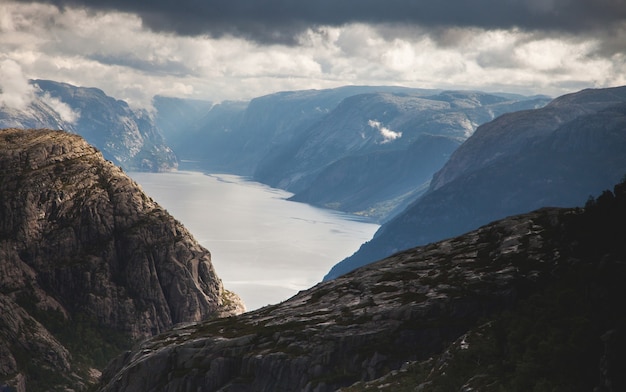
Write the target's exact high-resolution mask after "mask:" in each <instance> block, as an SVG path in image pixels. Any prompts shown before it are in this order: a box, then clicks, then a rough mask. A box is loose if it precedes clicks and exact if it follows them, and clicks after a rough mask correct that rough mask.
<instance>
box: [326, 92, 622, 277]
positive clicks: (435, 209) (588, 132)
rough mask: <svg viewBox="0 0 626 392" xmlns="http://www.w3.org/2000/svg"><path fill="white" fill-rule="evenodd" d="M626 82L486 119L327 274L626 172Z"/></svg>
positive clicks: (578, 198) (555, 200) (577, 199)
mask: <svg viewBox="0 0 626 392" xmlns="http://www.w3.org/2000/svg"><path fill="white" fill-rule="evenodd" d="M624 151H626V87H617V88H608V89H597V90H583V91H581V92H578V93H574V94H569V95H565V96H563V97H559V98H557V99H555V100H554V101H553V102H551V103H550V104H549V105H547V106H546V107H544V108H541V109H535V110H528V111H520V112H515V113H510V114H505V115H502V116H500V117H498V118H497V119H495V120H493V121H491V122H489V123H486V124H484V125H482V126H480V127H479V128H478V129H477V130H476V132H475V133H474V134H473V135H472V136H471V137H470V138H469V139H468V140H467V141H465V142H464V143H463V145H461V146H460V147H459V148H458V149H457V150H456V151H455V152H454V153H453V154H452V156H451V157H450V159H449V161H448V162H447V163H446V164H445V166H444V167H443V168H442V169H441V170H440V171H439V172H438V173H436V174H435V175H434V176H433V180H432V182H431V185H430V188H429V189H428V191H427V192H426V193H425V194H424V195H423V196H422V197H421V198H420V199H419V200H417V201H416V202H414V203H413V204H411V205H410V206H408V207H407V208H406V209H405V210H404V211H403V212H402V213H401V214H399V215H397V216H395V217H394V218H393V219H392V220H390V221H389V222H387V223H385V224H384V225H382V226H381V228H380V229H379V230H378V232H377V233H376V234H375V236H374V238H373V239H372V240H371V241H369V242H368V243H366V244H364V245H363V246H362V247H361V248H360V249H359V250H358V251H357V252H356V253H355V254H354V255H352V256H351V257H349V258H347V259H345V260H343V261H342V262H340V263H339V264H337V265H336V266H335V267H333V269H332V270H331V271H330V272H329V274H328V275H327V277H326V279H332V278H333V277H336V276H339V275H340V274H342V273H346V272H348V271H350V270H352V269H354V268H357V267H359V266H362V265H365V264H367V263H370V262H373V261H375V260H379V259H381V258H383V257H386V256H388V255H390V254H392V253H395V252H398V251H400V250H403V249H408V248H411V247H413V246H417V245H423V244H427V243H429V242H432V241H437V240H441V239H444V238H449V237H452V236H455V235H459V234H461V233H463V232H465V231H468V230H472V229H475V228H477V227H479V226H480V225H484V224H486V223H488V222H491V221H493V220H496V219H500V218H503V217H506V216H509V215H513V214H519V213H522V212H525V211H530V210H533V209H537V208H540V207H543V206H555V207H571V206H576V205H580V204H582V203H584V202H585V200H586V199H587V198H588V197H589V196H590V195H594V194H596V193H598V192H600V191H601V190H602V189H606V188H609V187H611V186H612V184H615V183H616V182H618V181H619V180H620V179H621V178H622V176H623V175H624V174H626V154H624Z"/></svg>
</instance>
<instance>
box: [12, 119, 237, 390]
mask: <svg viewBox="0 0 626 392" xmlns="http://www.w3.org/2000/svg"><path fill="white" fill-rule="evenodd" d="M0 189H2V192H1V193H0V211H1V214H2V215H0V297H1V301H0V304H2V306H3V310H2V312H0V313H1V314H3V315H14V316H15V319H12V318H11V319H10V321H9V319H8V318H6V316H5V317H3V318H2V320H0V325H1V326H2V327H3V328H0V329H1V331H0V340H2V347H3V348H2V349H3V350H4V351H5V354H7V355H1V356H0V358H1V359H0V380H2V379H5V380H6V379H9V378H12V377H13V378H14V379H15V377H17V378H20V377H21V378H25V380H26V384H27V385H31V386H33V388H31V387H30V386H29V388H28V390H37V388H38V387H41V388H44V387H43V386H41V385H40V384H37V383H38V382H40V381H41V379H49V377H47V376H41V375H39V374H34V373H33V371H32V370H33V369H32V367H31V366H29V364H28V362H29V361H25V357H24V352H26V353H27V356H26V358H29V357H30V356H31V355H32V356H33V357H34V360H33V362H34V363H38V364H40V365H41V366H40V367H39V368H40V369H43V370H44V371H50V372H52V373H55V372H61V373H60V374H66V376H59V377H60V380H56V379H55V381H54V382H57V381H58V384H59V385H63V384H64V383H65V384H71V385H72V384H73V385H76V384H80V383H83V382H89V379H88V377H85V369H81V366H87V367H90V366H91V367H97V365H100V366H102V365H103V363H102V362H106V360H107V358H104V357H106V356H107V355H108V356H109V358H110V355H111V353H110V352H107V353H102V355H101V358H100V363H99V364H98V363H96V362H98V361H97V360H95V359H94V358H91V357H90V353H80V354H77V352H80V351H81V350H80V345H81V344H84V345H89V344H90V342H89V340H90V337H89V336H80V333H78V332H77V335H79V336H66V335H67V332H68V331H69V330H71V329H72V328H76V327H77V326H80V327H81V328H82V329H81V331H82V332H84V331H91V332H92V333H93V334H96V335H97V334H99V337H101V338H102V340H103V342H106V343H107V344H111V341H112V340H113V339H111V338H112V337H113V336H117V337H119V341H120V342H121V343H120V344H118V345H117V347H116V348H117V349H119V348H123V347H124V345H125V344H128V342H130V340H135V339H139V338H145V337H148V336H152V335H155V334H158V333H161V332H164V331H166V330H168V329H169V328H171V327H172V326H173V325H175V324H177V323H182V322H193V321H200V320H203V319H207V318H209V317H212V316H215V315H220V314H232V313H236V312H237V311H241V310H242V304H241V302H240V301H239V300H238V298H237V297H236V296H234V295H232V294H230V293H228V292H225V291H224V289H223V287H222V283H221V281H220V279H219V278H218V277H217V275H216V273H215V271H214V269H213V266H212V265H211V259H210V253H209V252H208V251H207V250H206V249H204V248H203V247H201V246H200V245H199V244H198V243H197V242H196V241H195V240H194V239H193V238H192V236H191V234H190V233H189V232H188V231H187V230H186V229H185V228H184V227H183V226H182V225H181V224H180V223H179V222H177V221H176V220H175V219H174V218H172V217H171V216H170V215H169V214H168V213H167V212H166V211H164V210H163V209H162V208H161V207H159V206H158V205H157V204H156V203H155V202H154V201H153V200H152V199H150V198H149V197H147V196H146V195H145V194H144V193H143V192H142V191H141V189H140V188H139V186H138V185H137V184H136V183H134V182H133V181H132V180H131V179H130V178H128V177H127V176H126V175H125V174H124V173H123V172H122V171H121V170H120V169H119V168H118V167H116V166H115V165H113V164H112V163H110V162H108V161H105V160H104V159H103V157H102V155H101V154H100V152H98V151H97V150H96V149H95V148H93V147H91V146H90V145H88V144H87V143H86V142H85V141H84V140H83V139H82V138H81V137H79V136H77V135H71V134H68V133H65V132H61V131H49V130H28V131H23V130H16V129H8V130H3V131H0ZM23 326H26V327H25V328H24V327H23ZM79 332H80V331H79ZM33 336H34V337H35V338H32V337H33ZM81 338H84V339H85V341H84V342H83V341H81V342H80V344H77V342H76V339H81ZM124 342H127V343H124ZM92 343H93V342H92ZM32 345H35V346H36V347H35V349H34V352H35V354H34V355H33V350H32V349H31V348H32V347H31V346H32ZM64 346H66V347H64ZM75 346H77V347H78V350H77V352H74V353H71V354H72V355H73V360H74V361H75V362H71V360H70V358H71V357H72V355H70V354H68V350H67V347H70V348H71V347H75ZM42 347H43V348H42ZM126 347H127V346H126ZM113 348H115V347H112V349H113ZM70 351H71V350H70ZM39 352H41V353H43V355H41V356H39V355H37V354H36V353H39ZM83 354H84V355H85V358H83V357H82V356H83ZM83 359H84V361H83V362H84V363H82V362H81V360H83ZM76 362H81V363H80V364H77V363H76ZM68 369H71V372H75V373H76V374H75V375H72V374H71V372H68V371H67V370H68ZM40 376H41V377H40ZM29 382H30V383H31V384H29ZM54 382H53V385H56V384H54ZM49 387H50V385H47V386H45V388H49ZM45 388H44V389H45Z"/></svg>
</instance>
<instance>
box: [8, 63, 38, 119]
mask: <svg viewBox="0 0 626 392" xmlns="http://www.w3.org/2000/svg"><path fill="white" fill-rule="evenodd" d="M34 98H35V90H34V88H33V86H31V85H30V84H29V83H28V79H27V78H26V77H25V76H24V74H23V73H22V68H21V67H20V65H19V64H18V63H16V62H15V61H13V60H2V61H0V106H4V107H8V108H11V109H20V110H22V109H25V108H26V107H28V105H30V103H31V102H32V100H33V99H34Z"/></svg>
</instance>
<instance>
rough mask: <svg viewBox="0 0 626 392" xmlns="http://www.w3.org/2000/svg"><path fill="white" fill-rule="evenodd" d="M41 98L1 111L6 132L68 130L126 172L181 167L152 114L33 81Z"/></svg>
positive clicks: (100, 95)
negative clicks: (38, 129)
mask: <svg viewBox="0 0 626 392" xmlns="http://www.w3.org/2000/svg"><path fill="white" fill-rule="evenodd" d="M31 84H32V85H33V86H34V88H35V90H36V96H35V97H34V99H33V101H32V102H31V104H30V105H29V106H28V107H27V108H25V109H23V110H18V109H11V108H6V107H4V108H0V128H8V127H14V128H51V129H63V130H66V131H68V132H72V133H76V134H79V135H81V136H83V137H84V138H85V139H86V140H87V141H88V142H89V143H90V144H92V145H94V146H96V147H97V148H98V149H100V150H101V151H102V153H103V154H104V156H105V158H106V159H109V160H111V161H112V162H114V163H115V164H117V165H119V166H121V167H123V168H124V169H125V170H138V171H166V170H170V169H174V168H176V167H177V161H176V156H175V155H174V153H173V152H172V150H171V149H170V148H169V147H168V146H167V145H166V144H165V142H164V140H163V137H162V135H161V133H160V131H159V130H158V128H157V126H156V125H155V123H154V121H153V120H152V118H151V117H150V115H149V113H147V112H145V111H141V110H133V109H131V108H130V107H129V106H128V104H127V103H126V102H124V101H120V100H116V99H114V98H112V97H109V96H107V95H106V94H105V93H104V92H103V91H102V90H99V89H96V88H85V87H76V86H72V85H70V84H67V83H58V82H54V81H50V80H33V81H32V82H31Z"/></svg>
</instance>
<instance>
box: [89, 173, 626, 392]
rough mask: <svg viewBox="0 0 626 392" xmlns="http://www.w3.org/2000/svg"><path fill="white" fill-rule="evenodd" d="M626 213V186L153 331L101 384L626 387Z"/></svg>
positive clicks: (123, 387) (179, 387)
mask: <svg viewBox="0 0 626 392" xmlns="http://www.w3.org/2000/svg"><path fill="white" fill-rule="evenodd" d="M625 217H626V184H625V183H622V184H620V185H618V186H616V187H615V191H614V193H613V192H609V191H607V192H605V193H603V194H602V196H601V197H599V198H598V199H597V201H596V200H591V201H590V202H588V206H587V208H586V209H585V210H582V209H556V208H546V209H541V210H537V211H535V212H532V213H528V214H524V215H519V216H513V217H509V218H506V219H503V220H500V221H497V222H494V223H491V224H489V225H486V226H483V227H481V228H479V229H477V230H475V231H472V232H469V233H467V234H465V235H462V236H459V237H455V238H451V239H448V240H444V241H441V242H437V243H433V244H430V245H427V246H424V247H418V248H414V249H410V250H407V251H405V252H402V253H398V254H395V255H393V256H391V257H389V258H386V259H384V260H381V261H379V262H376V263H374V264H370V265H368V266H366V267H363V268H360V269H358V270H355V271H353V272H351V273H349V274H346V275H343V276H341V277H339V278H337V279H335V280H333V281H329V282H325V283H321V284H319V285H317V286H315V287H313V288H312V289H309V290H306V291H303V292H301V293H299V294H298V295H296V296H294V297H293V298H291V299H289V300H287V301H285V302H283V303H281V304H278V305H275V306H269V307H266V308H262V309H259V310H257V311H253V312H249V313H245V314H243V315H240V316H235V317H230V318H225V319H220V320H213V321H208V322H202V323H198V324H193V325H189V326H183V327H180V328H175V329H173V330H172V331H169V332H166V333H164V334H161V335H159V336H157V337H154V338H152V339H150V340H148V341H146V342H144V343H142V344H141V345H140V346H139V347H137V348H135V349H134V350H133V351H130V352H128V353H126V354H124V355H122V356H120V357H119V358H118V359H117V360H116V361H115V362H113V363H112V364H111V366H109V368H108V369H107V370H106V372H105V373H104V375H103V377H102V380H101V386H100V388H99V390H100V391H126V392H131V391H148V390H158V391H197V390H203V391H218V390H219V391H293V390H300V391H319V392H322V391H335V390H337V389H339V388H342V387H348V386H351V387H350V389H349V390H352V391H354V390H357V391H358V390H368V389H373V390H377V389H384V388H387V389H388V390H424V391H426V390H429V391H430V390H433V391H435V390H436V391H439V390H441V391H458V390H464V391H469V390H477V389H479V390H494V391H495V390H503V389H504V390H511V391H518V390H519V391H522V390H551V391H577V390H581V391H582V390H593V389H594V388H596V387H597V388H598V390H606V391H617V390H621V389H622V388H623V387H624V386H626V384H624V383H623V381H624V377H623V373H621V372H620V371H619V369H620V368H623V367H622V366H623V365H624V360H623V359H622V358H623V356H621V355H618V354H617V353H619V352H620V350H623V349H624V348H626V345H625V344H624V341H625V340H624V336H626V330H625V329H624V325H626V324H624V322H625V321H626V313H624V311H623V309H624V298H626V296H625V295H624V294H626V293H625V292H624V286H623V284H621V282H622V281H623V279H624V278H625V277H626V259H625V257H626V248H625V246H624V243H623V241H622V239H621V238H620V235H619V234H618V233H623V229H624V218H625ZM539 315H540V316H541V317H535V316H539ZM517 322H520V323H521V322H523V323H524V324H520V325H518V324H517ZM507 326H515V328H510V329H509V328H508V327H507ZM546 327H549V329H546ZM492 338H493V339H496V338H497V340H495V341H492V340H490V339H492ZM614 343H615V344H616V345H613V344H614ZM503 359H506V360H507V361H508V362H507V361H503ZM468 360H471V361H470V362H466V361H468ZM498 364H500V365H499V366H500V367H498ZM581 369H582V370H584V371H579V370H581ZM380 377H384V378H381V379H379V378H380ZM374 380H378V381H374ZM564 381H565V382H564ZM529 386H530V388H529ZM400 388H405V389H400ZM498 388H500V389H498ZM533 388H534V389H533ZM541 388H543V389H541Z"/></svg>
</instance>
